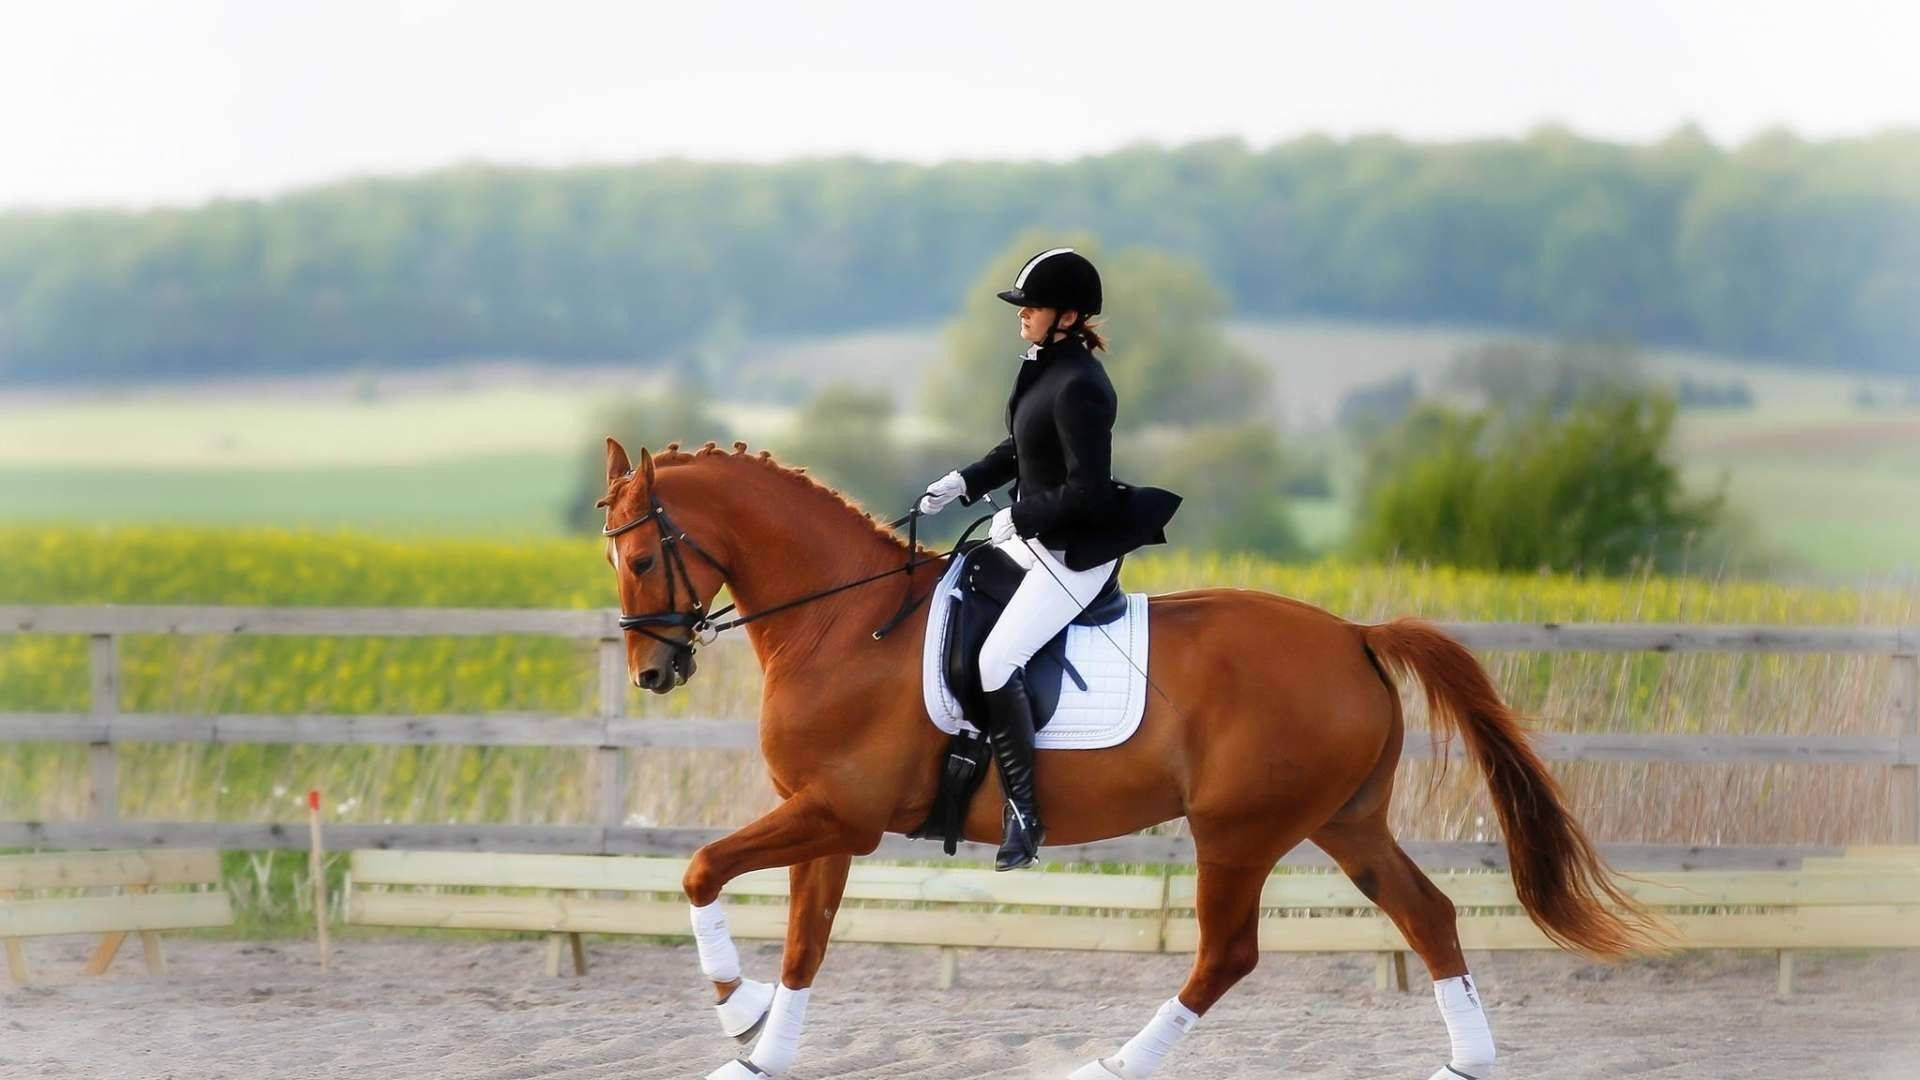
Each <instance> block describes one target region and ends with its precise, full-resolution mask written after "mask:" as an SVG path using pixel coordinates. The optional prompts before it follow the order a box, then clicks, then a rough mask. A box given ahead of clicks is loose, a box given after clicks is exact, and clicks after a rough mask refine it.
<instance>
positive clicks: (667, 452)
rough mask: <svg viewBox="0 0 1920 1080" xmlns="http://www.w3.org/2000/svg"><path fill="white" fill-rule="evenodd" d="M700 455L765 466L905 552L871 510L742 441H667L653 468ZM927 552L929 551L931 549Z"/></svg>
mask: <svg viewBox="0 0 1920 1080" xmlns="http://www.w3.org/2000/svg"><path fill="white" fill-rule="evenodd" d="M703 458H721V459H724V460H726V461H730V462H732V461H738V462H743V463H751V464H753V465H756V466H759V467H760V468H763V469H766V470H768V471H769V472H771V473H773V474H774V475H777V476H780V477H782V478H784V479H786V480H788V481H790V482H791V483H793V484H794V485H795V486H796V487H799V488H801V489H803V490H806V491H809V492H811V493H814V494H815V495H816V496H817V497H821V498H824V499H831V500H832V502H833V505H835V506H837V507H838V508H839V509H840V510H842V511H844V512H845V513H847V514H849V515H852V516H855V517H858V518H860V520H862V521H864V522H866V524H867V527H868V528H869V529H870V530H872V533H873V535H874V536H875V537H876V538H878V539H880V540H882V541H884V542H886V543H887V544H888V545H890V546H891V547H893V548H895V549H896V550H898V551H900V552H901V553H902V554H905V552H906V550H907V542H906V541H905V540H903V539H901V537H900V536H899V535H898V534H897V533H895V532H894V531H893V530H892V529H889V528H887V526H886V525H885V523H883V522H881V521H879V520H878V519H876V518H875V517H874V516H873V515H872V514H871V513H868V512H867V511H866V510H865V509H863V508H862V507H861V506H860V504H858V503H856V502H854V501H853V500H852V499H849V498H848V497H847V496H845V495H843V494H841V493H840V492H838V491H836V490H834V489H833V488H831V487H828V486H827V485H826V484H823V483H821V482H820V481H819V480H816V479H814V477H813V476H811V475H809V474H808V472H807V470H806V469H805V468H804V467H802V466H798V465H783V464H781V463H780V462H778V461H776V460H774V457H773V453H772V452H771V451H768V450H761V451H759V452H758V453H750V452H748V450H747V444H746V443H744V442H736V443H734V444H733V449H732V451H730V452H729V451H727V450H723V449H721V448H720V446H719V444H718V443H712V442H709V443H707V444H706V445H705V446H702V447H700V448H699V449H698V450H682V449H680V444H679V443H677V442H670V443H668V444H667V445H666V448H665V449H664V450H659V451H656V452H655V453H654V454H653V464H654V467H655V468H660V469H664V468H668V467H671V466H675V465H692V464H697V463H698V462H700V461H701V459H703ZM632 479H633V474H632V473H628V474H627V475H626V476H622V477H617V478H615V479H614V481H613V482H612V483H611V484H609V485H608V487H607V494H606V497H604V498H602V499H601V500H600V501H599V502H597V503H594V504H593V505H595V506H610V505H612V504H613V502H614V500H615V499H617V498H618V497H619V496H620V495H621V493H622V492H624V491H625V490H626V487H627V484H628V482H629V481H630V480H632ZM919 550H920V551H927V550H928V549H927V548H926V546H925V545H921V546H920V547H919ZM928 553H929V554H931V552H928Z"/></svg>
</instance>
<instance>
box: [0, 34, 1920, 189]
mask: <svg viewBox="0 0 1920 1080" xmlns="http://www.w3.org/2000/svg"><path fill="white" fill-rule="evenodd" d="M1916 41H1920V4H1916V3H1912V2H1892V3H1889V2H1884V0H1883V2H1880V3H1861V2H1856V0H1821V2H1819V3H1811V2H1806V0H1798V2H1792V3H1779V2H1776V0H1698V2H1693V3H1684V2H1668V3H1657V2H1653V0H1599V2H1588V0H1580V2H1553V0H1474V2H1464V3H1449V2H1445V0H1434V2H1412V0H1405V2H1397V3H1396V2H1386V0H1337V2H1329V0H1316V2H1311V3H1293V2H1284V3H1282V2H1271V3H1248V4H1227V3H1216V2H1212V0H1177V2H1169V0H1157V2H1154V3H1143V4H1131V3H1125V2H1116V0H1107V2H1104V3H1081V2H1058V0H1029V2H1026V3H1002V2H994V3H963V2H958V0H947V2H945V3H910V2H902V0H892V2H887V3H837V2H836V3H828V2H817V0H812V2H798V3H781V4H773V3H761V4H723V3H687V2H684V0H678V2H672V3H658V4H656V3H645V2H632V3H592V4H589V3H564V2H542V3H537V4H536V3H520V4H504V3H408V2H402V0H382V2H378V3H359V2H343V0H331V2H327V3H311V4H294V3H283V2H276V0H248V2H233V3H221V2H214V0H174V2H167V3H142V4H137V5H136V4H102V3H82V2H73V3H46V2H44V0H0V119H4V124H0V153H3V154H4V159H3V160H0V205H38V206H49V205H74V204H102V203H123V204H150V203H155V202H166V203H181V202H195V201H199V200H203V199H206V198H209V197H213V196H216V195H233V194H244V195H251V194H262V193H270V192H274V191H278V190H284V189H285V188H288V187H291V186H296V185H300V184H306V183H311V182H315V181H320V180H326V179H332V178H335V177H340V176H344V175H350V174H356V173H366V172H380V173H394V172H409V171H414V170H419V169H423V168H430V167H433V166H436V165H442V164H446V163H449V162H453V161H460V160H472V159H486V160H492V161H507V162H531V163H566V162H577V161H631V160H637V159H643V158H649V157H659V156H663V155H669V154H680V155H687V156H692V157H699V158H719V159H730V160H756V161H764V160H772V159H778V158H783V157H789V156H794V155H802V154H829V153H842V152H858V153H863V154H868V155H872V156H879V157H887V158H903V159H909V160H915V161H937V160H942V159H947V158H956V157H995V158H1008V157H1020V158H1032V157H1045V158H1065V157H1071V156H1075V155H1078V154H1082V153H1086V152H1090V151H1101V150H1106V149H1110V148H1113V147H1115V146H1119V145H1123V144H1125V143H1128V142H1133V141H1138V140H1142V139H1149V140H1156V141H1160V142H1182V141H1187V140H1191V139H1195V138H1204V137H1211V136H1217V135H1238V136H1241V137H1244V138H1246V139H1248V140H1249V141H1251V142H1252V143H1254V144H1255V145H1264V144H1267V143H1270V142H1272V141H1275V140H1278V139H1285V138H1289V137H1292V136H1295V135H1299V134H1303V133H1307V132H1326V133H1331V134H1335V135H1349V134H1353V133H1356V132H1382V131H1385V132H1394V133H1398V134H1401V135H1406V136H1409V137H1414V138H1421V139H1451V138H1460V137H1468V136H1480V135H1518V134H1524V133H1525V132H1526V131H1527V130H1528V129H1530V128H1532V127H1534V126H1536V125H1538V124H1541V123H1548V122H1552V123H1562V124H1566V125H1569V126H1571V127H1573V128H1574V129H1575V130H1578V131H1580V132H1582V133H1586V134H1591V135H1596V136H1601V137H1606V138H1614V139H1628V140H1642V141H1643V140H1649V139H1654V138H1658V137H1659V136H1661V135H1663V134H1665V133H1667V132H1669V131H1671V130H1672V129H1673V128H1675V127H1676V126H1678V125H1680V124H1681V123H1683V122H1687V121H1693V122H1697V123H1699V124H1700V125H1701V126H1702V127H1704V128H1705V129H1706V130H1707V132H1708V133H1709V134H1710V135H1712V136H1713V137H1714V138H1715V139H1717V140H1720V141H1722V142H1737V141H1739V140H1742V139H1744V138H1747V137H1748V136H1750V135H1752V134H1753V133H1755V132H1756V131H1760V130H1763V129H1765V128H1768V127H1771V126H1775V125H1784V126H1787V127H1790V128H1792V129H1794V130H1796V131H1798V132H1800V133H1802V134H1806V135H1810V136H1816V137H1819V136H1832V135H1848V134H1860V133H1867V132H1873V131H1878V130H1882V129H1885V128H1888V127H1907V128H1914V127H1920V63H1916V62H1915V59H1914V48H1915V42H1916Z"/></svg>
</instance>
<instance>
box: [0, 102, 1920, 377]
mask: <svg viewBox="0 0 1920 1080" xmlns="http://www.w3.org/2000/svg"><path fill="white" fill-rule="evenodd" d="M1036 221H1044V222H1046V223H1047V224H1048V225H1049V226H1050V227H1052V228H1055V229H1057V230H1060V231H1063V232H1068V231H1074V230H1086V231H1091V232H1096V233H1097V234H1098V235H1100V236H1101V237H1103V238H1105V239H1106V240H1107V241H1108V242H1109V243H1112V244H1114V245H1116V246H1117V247H1126V248H1131V247H1150V248H1157V249H1161V250H1164V251H1169V252H1177V253H1179V254H1180V255H1182V256H1185V257H1187V258H1190V259H1193V260H1195V261H1197V262H1198V263H1200V264H1201V265H1204V266H1206V267H1208V268H1210V269H1211V270H1212V271H1213V273H1214V274H1215V275H1216V276H1217V278H1218V279H1219V282H1220V284H1221V287H1222V289H1223V294H1224V295H1223V296H1222V297H1221V298H1220V300H1219V302H1220V303H1221V304H1223V305H1229V306H1231V307H1232V308H1233V309H1234V310H1236V311H1239V312H1243V313H1249V314H1266V315H1283V314H1291V313H1314V314H1323V315H1332V316H1340V317H1350V318H1367V319H1393V320H1434V321H1445V322H1451V323H1462V324H1471V325H1486V326H1509V327H1515V328H1522V329H1528V330H1534V331H1540V330H1545V331H1549V332H1556V333H1565V334H1570V335H1576V336H1594V335H1608V336H1618V337H1622V338H1625V339H1630V340H1638V341H1651V342H1670V343H1685V344H1691V345H1700V346H1707V347H1711V348H1716V349H1722V350H1727V351H1731V352H1736V353H1741V354H1747V355H1761V356H1778V357H1790V358H1792V359H1795V360H1799V361H1806V362H1811V363H1818V364H1825V365H1830V366H1836V367H1849V368H1861V369H1883V370H1900V371H1914V370H1920V133H1916V132H1891V133H1887V134H1883V135H1878V136H1874V137H1872V138H1858V139H1838V140H1828V141H1821V142H1808V141H1803V140H1800V139H1797V138H1795V137H1793V136H1791V135H1787V134H1772V135H1767V136H1763V137H1759V138H1756V139H1754V140H1751V141H1749V142H1747V143H1745V144H1743V145H1741V146H1738V147H1735V148H1723V147H1720V146H1716V145H1715V144H1713V143H1712V142H1710V141H1709V140H1708V139H1706V138H1705V137H1704V136H1703V135H1701V134H1700V133H1699V132H1698V131H1697V130H1694V129H1683V130H1681V131H1679V132H1676V133H1675V134H1674V135H1672V136H1670V137H1668V138H1667V139H1665V140H1663V141H1661V142H1659V143H1656V144H1653V145H1647V146H1627V145H1618V144H1613V143H1606V142H1598V141H1593V140H1588V139H1582V138H1579V137H1576V136H1574V135H1572V134H1569V133H1567V132H1566V131H1564V130H1560V129H1554V128H1547V129H1542V130H1540V131H1537V132H1535V133H1534V134H1532V135H1530V136H1528V137H1527V138H1525V139H1519V140H1482V141H1474V142H1463V143H1449V144H1419V143H1410V142H1406V141H1403V140H1400V139H1395V138H1390V137H1366V138H1358V139H1352V140H1347V141H1337V140H1333V139H1328V138H1320V137H1315V138H1303V139H1298V140H1294V141H1291V142H1287V143H1283V144H1279V145H1276V146H1273V147H1271V148H1269V149H1265V150H1254V149H1251V148H1249V147H1248V146H1247V145H1245V144H1244V143H1241V142H1239V141H1233V140H1225V141H1217V142H1207V143H1196V144H1192V145H1188V146H1183V147H1179V148H1174V149H1164V148H1156V147H1138V148H1131V149H1126V150H1121V151H1118V152H1115V153H1111V154H1106V155H1102V156H1097V157H1088V158H1083V159H1080V160H1077V161H1073V162H1069V163H1063V164H1053V163H995V162H956V163H948V164H942V165H936V166H930V167H929V166H918V165H906V164H896V163H884V162H874V161H868V160H861V159H851V158H846V159H825V160H809V161H799V162H791V163H786V164H777V165H718V164H697V163H690V162H685V161H660V162H652V163H645V164H638V165H632V166H619V167H608V166H600V167H588V168H569V169H553V170H541V169H525V168H500V167H488V166H462V167H458V168H450V169H445V170H441V171H437V172H432V173H427V174H424V175H420V176H417V177H411V178H403V179H367V180H355V181H349V182H343V183H336V184H329V185H325V186H321V187H315V188H311V189H308V190H304V191H300V192H296V193H293V194H289V195H285V196H282V197H278V198H274V199H270V200H264V201H261V200H223V201H219V202H214V203H211V204H208V205H206V206H202V207H198V208H193V209H161V210H153V211H147V212H138V213H135V212H115V211H93V210H89V211H72V212H55V213H42V212H14V213H7V214H0V375H5V376H9V377H14V378H36V379H39V378H48V379H51V378H78V377H99V376H115V375H140V376H152V375H170V374H186V373H206V372H235V371H246V372H255V373H257V372H263V371H273V370H306V369H315V368H346V369H351V368H359V367H364V366H366V365H378V366H382V367H395V366H406V365H412V364H421V363H428V362H434V361H441V360H446V359H452V358H459V357H471V356H478V355H484V356H502V355H507V356H518V357H530V358H547V359H556V360H573V361H581V360H631V359H636V358H637V359H641V360H643V361H645V360H649V359H650V358H657V357H663V356H667V355H671V354H674V353H676V352H680V351H684V350H685V349H687V348H692V347H698V346H699V344H700V343H701V342H702V341H704V340H706V339H707V338H708V337H709V336H710V335H711V333H712V328H713V327H715V326H726V327H730V328H732V331H733V332H734V333H736V334H749V335H768V336H784V335H790V334H797V333H815V332H829V331H836V330H843V329H849V328H856V327H867V326H875V325H883V324H902V323H909V322H915V321H925V320H928V319H935V318H946V317H949V316H950V315H951V314H952V308H951V306H950V305H951V303H952V299H953V298H954V297H956V296H959V295H961V293H962V290H963V288H964V287H965V285H966V283H967V282H968V281H969V280H970V279H971V278H972V276H973V274H974V273H975V272H976V271H977V270H978V268H979V267H980V266H981V265H982V264H983V263H985V262H986V261H987V260H988V259H989V258H991V257H993V255H994V254H995V253H996V252H997V251H999V250H1000V249H1001V248H1002V247H1003V246H1004V245H1006V244H1008V243H1009V241H1010V240H1012V238H1014V237H1015V236H1016V235H1018V234H1019V233H1020V231H1021V230H1022V229H1023V228H1025V227H1026V226H1028V225H1030V224H1032V223H1034V222H1036ZM1116 310H1117V309H1116ZM1142 347H1144V345H1143V346H1142ZM1191 407H1192V408H1194V409H1196V410H1197V409H1200V408H1203V407H1204V405H1203V403H1199V402H1194V403H1192V404H1191Z"/></svg>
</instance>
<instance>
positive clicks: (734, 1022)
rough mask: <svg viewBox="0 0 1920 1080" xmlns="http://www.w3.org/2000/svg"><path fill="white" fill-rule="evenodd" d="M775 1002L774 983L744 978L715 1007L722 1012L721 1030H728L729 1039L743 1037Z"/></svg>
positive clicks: (715, 1009)
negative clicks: (725, 998)
mask: <svg viewBox="0 0 1920 1080" xmlns="http://www.w3.org/2000/svg"><path fill="white" fill-rule="evenodd" d="M772 1004H773V985H772V984H771V983H763V982H755V981H754V980H752V979H746V978H743V979H741V980H740V985H739V986H737V987H735V988H734V991H733V993H731V994H728V995H727V1000H725V1001H723V1002H721V1003H720V1004H718V1005H715V1006H714V1007H713V1011H714V1012H716V1013H719V1014H720V1030H721V1031H724V1032H726V1034H727V1037H728V1038H729V1039H741V1041H743V1042H744V1041H746V1040H745V1039H743V1038H742V1036H744V1035H746V1033H747V1032H749V1031H752V1030H753V1025H755V1024H757V1023H759V1022H760V1018H761V1017H763V1016H765V1015H767V1008H768V1006H770V1005H772Z"/></svg>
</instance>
